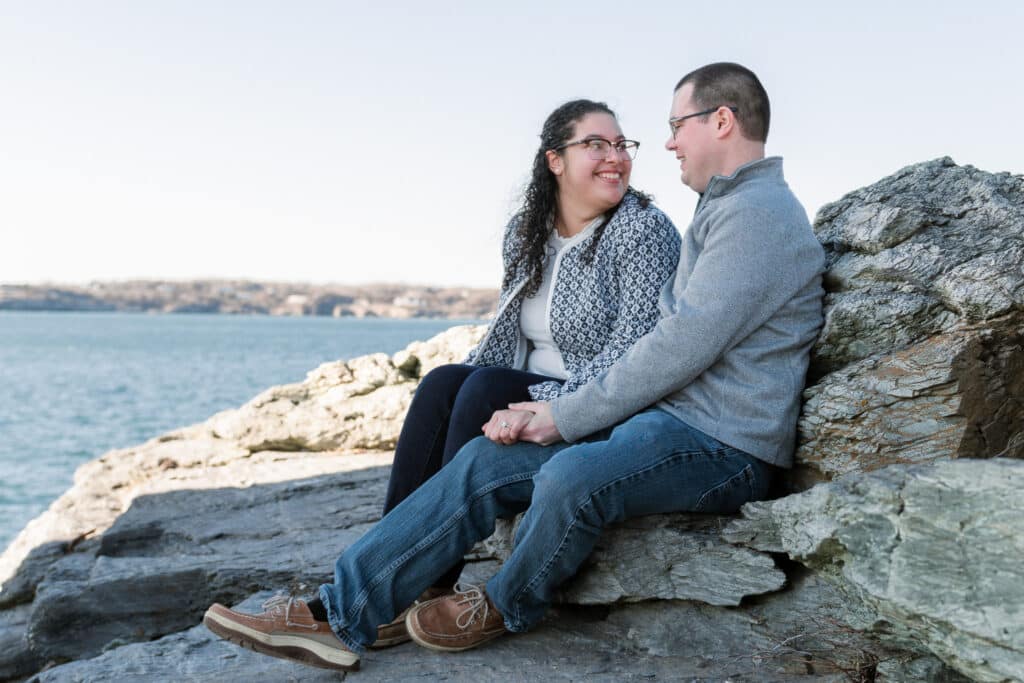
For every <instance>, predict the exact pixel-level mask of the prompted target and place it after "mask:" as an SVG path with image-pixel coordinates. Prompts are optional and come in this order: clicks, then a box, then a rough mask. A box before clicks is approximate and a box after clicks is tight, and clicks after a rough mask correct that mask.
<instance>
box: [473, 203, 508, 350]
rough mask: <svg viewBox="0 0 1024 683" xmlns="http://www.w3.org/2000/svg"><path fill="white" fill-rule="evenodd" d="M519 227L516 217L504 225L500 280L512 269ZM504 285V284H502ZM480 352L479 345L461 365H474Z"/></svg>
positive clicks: (489, 331) (501, 295)
mask: <svg viewBox="0 0 1024 683" xmlns="http://www.w3.org/2000/svg"><path fill="white" fill-rule="evenodd" d="M518 227H519V220H518V217H516V216H513V217H512V219H511V220H509V222H508V224H507V225H505V235H504V237H503V238H502V240H501V264H502V280H504V274H505V273H507V272H508V269H509V268H511V267H512V262H513V260H514V259H515V256H516V252H517V251H518V249H519V239H518V237H519V236H518V235H517V234H516V230H517V228H518ZM502 284H504V282H503V283H502ZM508 294H509V293H508V291H507V290H505V289H502V290H501V291H500V292H498V304H497V306H496V308H501V304H502V303H503V302H504V301H505V297H507V296H508ZM496 322H497V319H493V320H491V322H490V324H489V325H488V326H487V331H486V332H485V333H484V336H483V339H487V338H488V337H489V336H491V334H493V332H494V325H495V323H496ZM479 352H480V345H479V344H477V345H476V346H474V347H473V348H472V349H470V350H469V353H468V354H466V358H465V359H464V360H463V361H462V364H463V365H476V358H477V356H478V355H479Z"/></svg>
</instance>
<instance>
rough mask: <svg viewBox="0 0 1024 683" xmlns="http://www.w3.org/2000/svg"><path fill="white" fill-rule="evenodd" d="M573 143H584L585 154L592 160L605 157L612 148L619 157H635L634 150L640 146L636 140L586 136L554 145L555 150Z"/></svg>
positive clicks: (560, 149)
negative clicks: (615, 140)
mask: <svg viewBox="0 0 1024 683" xmlns="http://www.w3.org/2000/svg"><path fill="white" fill-rule="evenodd" d="M573 145H584V146H585V148H586V152H587V156H589V157H590V158H591V159H593V160H594V161H601V160H603V159H607V158H608V152H609V151H610V150H613V149H614V150H615V153H616V154H617V155H619V156H620V157H622V156H624V157H628V158H630V159H636V152H637V150H638V149H639V148H640V143H639V142H637V141H636V140H619V141H618V142H612V141H611V140H605V139H604V138H587V139H585V140H576V141H575V142H567V143H565V144H564V145H559V146H558V147H555V151H556V152H560V151H562V150H563V149H565V148H566V147H572V146H573Z"/></svg>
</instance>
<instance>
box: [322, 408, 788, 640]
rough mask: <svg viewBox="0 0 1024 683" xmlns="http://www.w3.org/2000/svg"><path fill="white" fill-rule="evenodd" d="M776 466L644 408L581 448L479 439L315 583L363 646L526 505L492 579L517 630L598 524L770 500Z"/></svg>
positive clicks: (541, 606) (564, 575) (535, 615)
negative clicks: (324, 580)
mask: <svg viewBox="0 0 1024 683" xmlns="http://www.w3.org/2000/svg"><path fill="white" fill-rule="evenodd" d="M774 469H775V468H774V467H773V466H772V465H769V464H767V463H764V462H762V461H760V460H758V459H757V458H755V457H753V456H751V455H749V454H747V453H744V452H743V451H740V450H737V449H735V448H732V447H731V446H727V445H725V444H723V443H721V442H719V441H718V440H716V439H714V438H712V437H710V436H708V435H707V434H704V433H703V432H701V431H699V430H696V429H694V428H693V427H690V426H689V425H687V424H685V423H683V422H681V421H679V420H678V419H676V418H674V417H672V416H671V415H669V414H667V413H665V412H663V411H660V410H657V409H649V410H646V411H644V412H642V413H640V414H639V415H635V416H633V417H632V418H630V419H628V420H626V421H625V422H623V423H621V424H619V425H617V426H615V427H613V428H611V429H606V430H602V431H601V432H598V433H597V434H594V435H592V436H591V437H590V438H588V439H587V440H586V441H583V442H579V443H576V444H567V443H564V442H563V443H559V444H555V445H552V446H537V445H535V444H529V443H519V444H514V445H512V446H501V445H498V444H495V443H493V442H491V441H489V440H487V439H486V438H484V437H478V438H476V439H473V440H472V441H470V442H469V443H468V444H466V446H465V447H463V448H462V450H460V451H459V453H458V454H457V455H456V456H455V459H454V460H452V461H451V462H450V463H449V464H448V465H446V466H445V467H443V468H441V470H440V471H439V472H438V473H437V474H436V475H434V476H433V477H432V478H431V479H429V480H428V481H427V482H426V483H425V484H423V485H422V486H420V487H419V488H418V489H416V490H415V491H414V492H413V493H412V494H411V495H410V496H409V497H408V498H406V499H405V500H403V501H402V502H401V503H400V504H399V505H398V506H397V507H395V508H394V509H393V510H392V511H391V512H390V513H388V514H387V515H386V516H385V517H384V518H383V519H382V520H381V521H380V522H379V523H378V524H377V525H376V526H375V527H374V528H373V529H371V530H370V531H369V532H367V533H366V534H365V535H364V536H363V537H362V538H360V539H359V540H358V541H356V542H355V543H354V544H352V545H351V546H350V547H349V548H348V549H346V550H345V552H344V553H343V554H342V555H341V557H340V558H338V560H337V562H336V563H335V568H334V583H333V584H325V585H323V586H321V587H320V599H321V600H322V601H323V603H324V606H325V607H326V609H327V614H328V618H329V620H330V623H331V628H332V629H333V630H334V632H335V633H336V634H337V635H338V637H339V638H340V639H341V640H342V641H343V642H344V643H345V644H346V645H347V646H348V647H349V648H351V649H352V650H354V651H356V652H362V650H363V649H364V648H365V646H366V645H368V644H370V643H372V642H373V641H374V640H375V639H376V637H377V626H378V625H380V624H384V623H387V622H389V621H391V620H392V619H393V618H394V617H395V615H396V614H398V613H399V612H401V611H402V610H403V609H405V608H406V607H408V606H409V605H411V604H412V603H413V601H414V600H416V598H418V597H419V596H420V594H421V593H422V592H423V591H424V590H425V589H426V588H427V587H429V586H430V585H432V584H433V583H434V581H435V580H436V579H437V577H438V576H440V575H441V574H443V573H444V571H445V570H446V569H447V568H449V567H451V566H452V565H453V564H454V563H455V562H457V561H458V560H459V558H461V557H462V555H463V554H465V553H466V551H468V550H469V549H470V548H471V547H472V546H473V544H475V543H476V542H477V541H480V540H482V539H484V538H486V537H488V536H489V535H491V533H493V531H494V520H495V519H497V518H498V517H509V516H512V515H515V514H516V513H518V512H522V511H524V510H525V511H526V514H525V515H524V517H523V520H522V523H521V524H520V526H519V530H518V532H517V533H516V538H515V543H514V547H513V551H512V555H511V556H510V557H509V559H508V560H507V561H506V562H505V563H504V564H503V565H502V567H501V569H500V570H499V571H498V573H497V574H495V575H494V576H493V577H492V578H491V580H490V581H488V582H487V594H488V595H489V596H490V598H491V600H493V602H494V604H495V606H497V608H498V610H499V611H500V612H501V613H502V615H503V616H504V617H505V626H506V627H507V628H508V629H509V630H510V631H525V630H527V629H528V628H530V627H531V626H533V625H534V624H536V623H537V622H538V621H539V620H540V619H541V617H542V616H543V615H544V612H545V610H546V609H547V607H548V605H549V604H550V603H551V600H552V598H553V596H554V593H555V590H556V588H557V587H558V586H559V585H560V584H561V583H562V582H564V581H565V580H566V579H568V578H570V577H571V576H572V575H573V574H575V573H576V570H577V569H578V568H579V566H580V565H581V564H582V562H583V561H584V560H585V559H586V557H587V555H589V554H590V552H591V550H592V549H593V547H594V544H595V542H596V541H597V539H598V537H599V535H600V533H601V531H602V529H604V527H606V526H608V525H609V524H614V523H616V522H621V521H622V520H624V519H627V518H629V517H635V516H638V515H649V514H654V513H662V512H675V511H693V512H716V513H724V512H734V511H736V510H738V509H739V507H740V506H741V505H742V504H743V503H745V502H747V501H749V500H758V499H761V498H763V497H765V496H766V495H767V493H768V488H769V485H770V483H771V481H770V480H771V476H772V471H773V470H774Z"/></svg>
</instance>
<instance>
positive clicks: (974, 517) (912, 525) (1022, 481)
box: [726, 458, 1024, 681]
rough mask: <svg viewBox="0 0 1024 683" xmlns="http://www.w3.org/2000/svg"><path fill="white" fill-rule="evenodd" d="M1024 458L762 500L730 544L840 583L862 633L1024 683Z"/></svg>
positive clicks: (858, 479) (897, 469) (982, 676)
mask: <svg viewBox="0 0 1024 683" xmlns="http://www.w3.org/2000/svg"><path fill="white" fill-rule="evenodd" d="M1021 491H1024V462H1022V461H1019V460H1008V459H1003V458H999V459H993V460H983V461H978V460H944V461H935V462H933V463H930V464H927V465H918V466H909V467H908V466H905V465H895V466H892V467H888V468H884V469H881V470H878V471H875V472H871V473H862V474H851V475H848V476H845V477H843V478H841V479H838V480H836V481H834V482H832V483H830V484H822V485H818V486H815V487H814V488H812V489H810V490H809V491H806V492H804V493H801V494H797V495H791V496H787V497H786V498H782V499H780V500H775V501H770V502H763V503H750V504H747V505H746V506H745V507H744V509H743V518H742V519H741V520H738V521H736V522H734V523H733V524H731V525H730V526H729V528H728V529H727V532H726V537H727V538H729V539H731V540H732V541H734V542H738V543H743V544H745V545H747V546H749V547H752V548H756V549H758V550H763V551H768V552H773V553H786V554H787V555H788V556H789V557H790V558H792V559H794V560H797V561H799V562H801V563H803V564H805V565H807V566H808V567H811V568H813V569H814V570H816V571H817V572H819V573H821V574H822V575H823V576H827V577H832V578H833V579H834V580H835V581H836V584H837V585H838V586H839V587H840V588H841V590H843V591H844V592H845V593H846V594H847V595H848V596H850V598H851V599H852V600H854V601H856V602H857V603H860V604H863V605H865V606H866V607H868V608H869V609H868V610H867V611H861V612H857V611H851V613H850V614H848V615H846V617H845V618H844V619H845V621H846V623H849V624H850V625H851V626H853V627H855V628H857V629H859V630H862V631H868V632H874V633H878V634H879V635H881V636H882V637H883V638H884V639H885V640H887V641H889V642H890V643H892V644H893V645H895V646H898V647H907V648H914V649H920V650H922V651H925V652H929V653H931V654H934V655H935V656H936V657H938V658H939V659H941V660H942V661H944V662H946V663H947V664H949V665H950V666H952V667H954V668H956V669H957V670H958V671H960V672H962V673H963V674H966V675H968V676H970V677H971V678H972V679H974V680H979V681H1008V680H1020V679H1024V561H1022V559H1024V495H1022V493H1021Z"/></svg>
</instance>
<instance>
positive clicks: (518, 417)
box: [482, 410, 533, 446]
mask: <svg viewBox="0 0 1024 683" xmlns="http://www.w3.org/2000/svg"><path fill="white" fill-rule="evenodd" d="M531 419H533V413H528V412H525V411H522V410H495V411H494V414H493V415H491V419H490V420H488V421H487V423H486V424H485V425H484V426H483V428H482V429H483V432H484V436H486V437H487V438H488V439H490V440H491V441H493V442H494V443H501V444H505V445H506V446H509V445H511V444H514V443H515V442H516V441H519V435H520V433H521V432H522V431H523V428H524V427H526V425H527V424H529V422H530V420H531Z"/></svg>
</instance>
